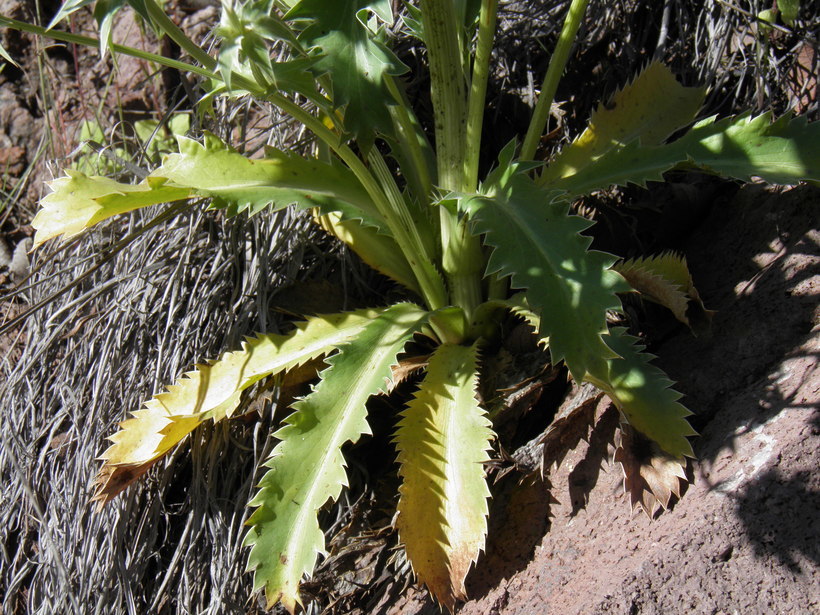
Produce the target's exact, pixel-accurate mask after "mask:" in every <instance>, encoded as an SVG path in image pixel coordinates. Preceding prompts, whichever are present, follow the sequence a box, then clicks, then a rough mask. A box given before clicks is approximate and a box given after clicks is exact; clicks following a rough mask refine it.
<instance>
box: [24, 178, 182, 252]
mask: <svg viewBox="0 0 820 615" xmlns="http://www.w3.org/2000/svg"><path fill="white" fill-rule="evenodd" d="M66 175H67V177H60V178H59V179H55V180H53V181H51V182H48V187H49V188H51V190H52V192H51V193H50V194H48V195H46V196H45V197H44V198H43V199H41V201H40V207H41V209H40V210H39V211H38V212H37V215H36V216H34V219H33V220H32V221H31V225H32V226H33V227H34V228H35V229H36V230H37V233H36V234H35V236H34V247H37V246H39V245H40V244H42V243H43V242H45V241H47V240H48V239H51V238H52V237H57V236H58V235H63V236H64V237H73V236H74V235H77V234H78V233H80V232H81V231H82V230H83V229H85V228H88V227H91V226H93V225H95V224H97V223H98V222H102V221H103V220H106V219H108V218H110V217H112V216H116V215H117V214H122V213H126V212H129V211H133V210H135V209H140V208H142V207H148V206H149V205H156V204H157V203H166V202H169V201H178V200H182V199H186V198H188V197H189V196H191V190H190V189H189V188H184V187H177V186H169V185H166V183H167V182H166V181H165V180H164V179H162V178H153V177H149V178H147V179H146V180H145V181H143V182H142V183H139V184H136V185H132V184H123V183H121V182H118V181H115V180H113V179H108V178H107V177H96V176H88V175H85V174H84V173H81V172H79V171H72V170H71V169H67V170H66Z"/></svg>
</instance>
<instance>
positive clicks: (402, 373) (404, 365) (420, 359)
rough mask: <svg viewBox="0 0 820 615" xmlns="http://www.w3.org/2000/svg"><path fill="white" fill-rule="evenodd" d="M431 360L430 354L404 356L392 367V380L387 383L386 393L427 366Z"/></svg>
mask: <svg viewBox="0 0 820 615" xmlns="http://www.w3.org/2000/svg"><path fill="white" fill-rule="evenodd" d="M429 360H430V355H429V354H426V355H420V356H413V357H403V358H401V359H399V362H398V363H397V364H396V365H394V366H393V367H391V368H390V370H391V371H392V372H393V376H392V381H391V382H389V383H388V384H387V390H386V391H385V393H386V394H388V395H389V394H390V393H392V392H393V391H394V390H395V389H396V387H397V386H399V385H400V384H401V383H402V382H405V381H406V380H407V379H409V378H410V377H411V376H413V374H416V373H418V372H420V371H421V370H423V369H425V368H426V367H427V361H429Z"/></svg>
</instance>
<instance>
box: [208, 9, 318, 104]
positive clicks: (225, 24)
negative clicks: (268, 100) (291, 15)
mask: <svg viewBox="0 0 820 615" xmlns="http://www.w3.org/2000/svg"><path fill="white" fill-rule="evenodd" d="M272 7H273V5H272V4H271V2H269V1H268V0H260V1H255V2H246V3H244V4H239V3H237V4H234V5H228V4H223V7H222V19H221V22H220V25H219V27H218V28H217V32H216V33H217V35H218V36H221V37H222V39H223V41H222V44H221V45H220V47H219V57H218V61H217V65H218V67H219V72H220V75H221V76H222V80H223V81H224V83H225V86H226V87H227V89H228V90H229V91H231V93H232V94H237V93H242V94H245V93H248V92H245V91H242V90H240V91H237V90H236V89H235V88H234V87H233V85H232V81H233V79H232V76H233V74H237V75H242V76H244V77H246V78H247V79H249V80H250V81H251V82H253V83H256V84H257V85H258V86H259V87H260V88H262V89H263V90H266V91H268V92H271V93H272V92H275V91H282V92H298V93H300V94H302V95H304V96H306V97H307V98H310V99H311V100H314V101H316V100H319V99H320V98H321V97H320V96H319V94H318V91H317V89H316V83H315V80H314V78H313V75H312V74H311V73H310V72H308V69H310V67H311V66H312V65H313V63H314V61H313V60H311V59H307V58H295V59H291V60H286V61H284V62H273V61H272V60H271V52H270V46H269V42H276V41H286V42H288V43H290V44H291V45H294V44H296V35H295V34H294V33H293V32H292V30H291V29H290V28H289V27H288V26H287V25H286V24H285V23H284V22H283V21H282V20H281V19H280V18H279V17H278V16H277V15H276V14H275V13H272V12H271V9H272Z"/></svg>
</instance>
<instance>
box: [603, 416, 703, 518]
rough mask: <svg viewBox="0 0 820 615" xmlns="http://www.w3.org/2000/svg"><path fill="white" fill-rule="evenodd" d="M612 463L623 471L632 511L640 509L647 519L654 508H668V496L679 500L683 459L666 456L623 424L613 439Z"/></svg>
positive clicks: (682, 482) (661, 450)
mask: <svg viewBox="0 0 820 615" xmlns="http://www.w3.org/2000/svg"><path fill="white" fill-rule="evenodd" d="M615 461H617V462H619V463H620V464H621V467H622V469H623V472H624V490H625V491H627V492H628V493H629V496H630V500H631V501H632V507H633V509H634V508H636V507H640V508H641V509H642V510H643V511H644V512H645V513H646V514H647V515H649V517H650V518H651V517H652V516H653V515H654V514H655V512H656V511H657V510H658V508H664V509H666V508H668V507H669V502H670V501H671V500H672V496H675V498H676V499H677V498H680V496H681V489H682V487H683V486H684V485H686V484H687V483H688V482H689V481H688V479H687V478H686V472H685V465H684V464H685V463H686V462H685V460H684V458H683V457H673V456H671V455H669V454H668V453H666V452H665V451H663V449H661V448H660V447H659V446H658V445H657V444H656V443H655V442H653V441H652V440H650V439H649V438H647V437H646V436H644V435H643V434H642V433H640V432H639V431H637V430H635V429H633V428H632V427H631V426H629V425H628V424H627V423H621V429H620V433H619V435H618V437H617V438H616V450H615Z"/></svg>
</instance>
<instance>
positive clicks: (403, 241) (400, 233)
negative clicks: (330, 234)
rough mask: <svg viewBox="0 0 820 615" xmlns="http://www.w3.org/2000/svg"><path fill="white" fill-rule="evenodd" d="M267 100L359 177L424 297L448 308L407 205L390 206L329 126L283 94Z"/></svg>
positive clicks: (430, 304)
mask: <svg viewBox="0 0 820 615" xmlns="http://www.w3.org/2000/svg"><path fill="white" fill-rule="evenodd" d="M267 100H268V101H269V102H271V103H272V104H274V105H276V106H277V107H279V108H280V109H281V110H282V111H284V112H285V113H287V114H289V115H290V116H292V117H293V118H294V119H296V120H298V121H299V122H301V123H302V124H303V125H304V126H305V127H306V128H307V129H308V130H310V131H311V132H312V133H313V134H314V135H316V136H317V137H318V138H319V139H321V140H322V141H324V142H325V143H327V144H328V146H330V148H331V149H332V150H333V151H334V152H335V153H336V155H337V156H339V158H341V160H342V162H344V163H345V164H346V165H347V166H348V168H349V169H350V170H351V171H352V172H353V174H354V175H356V177H357V178H358V180H359V181H360V182H361V183H362V186H363V187H364V189H365V190H366V191H367V194H368V195H369V196H370V198H371V199H372V200H373V204H374V205H375V206H376V209H377V210H378V212H379V213H380V214H381V216H382V217H383V218H384V220H385V222H386V223H387V226H388V228H389V229H390V232H391V233H392V234H393V239H395V240H396V243H397V244H398V245H399V248H400V249H401V251H402V254H404V256H405V258H406V259H407V262H408V263H410V265H411V266H413V270H414V272H415V274H416V279H417V280H418V282H419V286H420V288H421V290H422V295H423V296H424V299H425V301H426V302H427V307H429V308H430V309H432V310H436V309H439V308H441V307H444V306H445V305H446V304H447V301H446V293H445V291H444V286H443V284H442V281H441V278H439V277H438V274H437V273H436V270H435V267H434V266H433V263H432V262H429V260H428V259H427V258H425V256H424V253H423V252H421V251H419V250H417V249H416V247H415V242H414V241H413V239H412V233H411V231H410V229H408V226H407V223H406V222H405V221H404V220H405V218H410V215H409V212H407V207H406V205H405V204H404V203H401V205H400V206H398V207H396V208H394V205H393V204H391V203H390V201H389V199H388V198H387V196H386V195H385V193H384V191H383V190H382V188H381V186H380V185H379V182H378V181H376V179H375V177H373V174H372V173H371V172H370V170H369V169H368V168H367V166H365V164H364V162H362V161H361V159H360V158H359V157H358V156H357V155H356V153H355V152H354V151H353V150H352V149H350V147H348V146H347V145H345V144H344V143H342V142H341V138H340V137H339V135H337V134H336V133H334V132H333V131H332V130H330V129H329V128H328V127H327V126H325V125H324V124H323V123H322V121H321V120H320V119H319V118H317V117H315V116H313V115H311V114H310V113H308V112H307V111H305V110H304V109H302V107H300V106H299V105H297V104H296V103H294V102H293V101H291V100H289V99H287V98H286V97H284V96H282V95H281V94H272V95H269V96H268V97H267ZM410 219H411V218H410ZM414 265H417V266H414Z"/></svg>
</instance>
